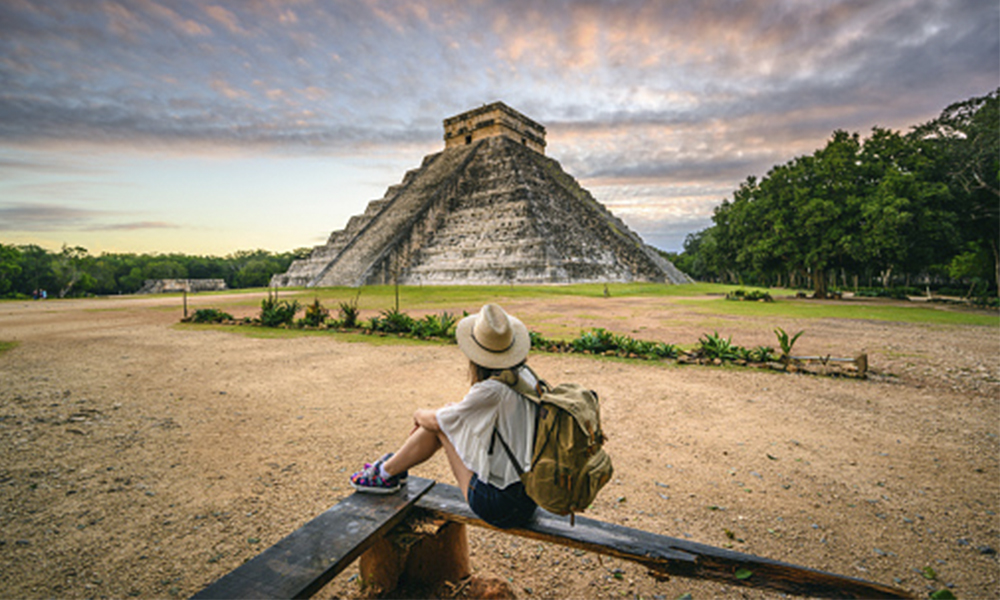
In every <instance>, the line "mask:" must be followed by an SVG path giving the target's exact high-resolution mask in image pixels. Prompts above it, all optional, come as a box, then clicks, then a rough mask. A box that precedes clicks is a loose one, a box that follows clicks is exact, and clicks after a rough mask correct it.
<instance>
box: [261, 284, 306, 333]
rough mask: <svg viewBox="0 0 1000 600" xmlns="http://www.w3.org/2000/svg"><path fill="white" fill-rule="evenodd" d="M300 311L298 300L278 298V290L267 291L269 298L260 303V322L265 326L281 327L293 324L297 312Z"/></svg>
mask: <svg viewBox="0 0 1000 600" xmlns="http://www.w3.org/2000/svg"><path fill="white" fill-rule="evenodd" d="M297 312H299V301H298V300H291V301H289V300H278V291H277V290H274V292H273V293H272V291H271V290H268V292H267V298H264V299H263V300H261V303H260V324H261V325H263V326H264V327H280V326H281V325H291V324H292V322H293V321H294V320H295V313H297Z"/></svg>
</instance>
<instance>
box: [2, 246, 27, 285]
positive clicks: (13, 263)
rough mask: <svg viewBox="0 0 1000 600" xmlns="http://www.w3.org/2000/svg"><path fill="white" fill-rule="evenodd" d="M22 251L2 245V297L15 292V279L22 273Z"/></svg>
mask: <svg viewBox="0 0 1000 600" xmlns="http://www.w3.org/2000/svg"><path fill="white" fill-rule="evenodd" d="M21 268H22V267H21V251H20V250H18V249H17V248H16V247H14V246H8V245H6V244H0V297H3V296H6V295H7V294H10V293H11V292H12V291H14V277H16V276H17V275H20V273H21Z"/></svg>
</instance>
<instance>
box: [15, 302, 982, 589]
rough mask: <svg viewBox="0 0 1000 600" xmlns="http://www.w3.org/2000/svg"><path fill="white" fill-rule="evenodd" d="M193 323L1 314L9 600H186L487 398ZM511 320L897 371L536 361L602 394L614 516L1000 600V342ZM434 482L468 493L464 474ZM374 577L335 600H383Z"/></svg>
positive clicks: (527, 579)
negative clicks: (803, 371)
mask: <svg viewBox="0 0 1000 600" xmlns="http://www.w3.org/2000/svg"><path fill="white" fill-rule="evenodd" d="M191 302H192V305H193V306H223V304H222V302H223V300H220V298H219V297H212V296H200V297H195V298H193V299H192V301H191ZM225 302H235V299H234V298H233V297H226V300H225ZM179 303H180V300H179V299H178V298H162V297H154V298H149V297H146V298H123V299H93V300H74V301H48V302H5V303H2V304H0V340H6V341H11V340H16V341H18V342H20V345H19V346H18V347H16V348H15V349H13V350H11V351H8V352H5V353H3V354H2V355H0V596H2V597H5V598H8V597H25V598H42V597H67V598H88V597H113V598H122V597H187V596H189V595H191V594H192V593H194V592H196V591H198V590H199V589H201V588H202V587H203V586H204V585H206V584H208V583H209V582H211V581H213V580H214V579H216V578H217V577H219V576H221V575H223V574H224V573H226V572H228V571H229V570H231V569H232V568H234V567H235V566H237V565H239V564H241V563H242V562H243V561H245V560H247V559H248V558H250V557H252V556H254V555H256V554H257V553H259V552H260V551H262V550H263V549H265V548H267V547H268V546H269V545H271V544H273V543H274V542H276V541H278V540H279V539H281V538H282V537H283V536H285V535H287V534H288V533H289V532H291V531H293V530H294V529H295V528H297V527H299V526H300V525H302V524H303V523H305V522H306V521H308V520H309V519H311V518H313V517H314V516H315V515H317V514H319V513H320V512H322V511H323V510H325V509H326V508H328V507H329V506H331V505H332V504H334V503H336V502H337V501H338V500H340V499H341V498H343V497H345V496H346V495H348V494H349V493H350V491H351V489H350V487H349V485H348V483H347V477H348V475H349V473H350V472H351V471H352V470H354V469H356V468H357V467H358V466H359V465H360V464H361V463H363V462H364V461H366V460H371V459H372V458H373V457H376V456H378V455H380V454H381V453H383V452H385V451H388V450H390V449H393V448H394V447H395V446H396V445H397V444H398V443H400V442H401V440H402V438H403V435H404V434H405V433H406V432H407V431H408V426H409V423H410V418H411V414H412V412H413V410H414V409H416V408H418V407H422V406H436V405H440V404H443V403H445V402H449V401H455V400H457V399H459V398H461V396H462V394H463V392H464V391H465V389H466V387H467V385H466V382H465V377H466V368H465V363H464V361H463V359H462V358H461V355H460V353H459V351H458V349H457V347H455V346H434V345H373V344H368V343H346V342H341V341H337V340H335V339H333V338H331V337H329V336H309V337H296V338H279V339H261V338H255V337H248V336H245V335H240V334H236V333H232V332H230V331H218V330H210V329H201V328H191V327H186V326H185V327H176V326H175V324H176V323H177V321H178V318H179V316H180V315H179V311H180V308H179ZM505 307H506V308H508V309H509V310H510V311H511V312H513V313H514V314H517V315H518V316H520V317H521V318H522V319H524V320H525V321H526V322H527V323H528V324H529V325H530V326H532V327H533V328H535V329H538V330H540V331H542V332H543V333H554V332H557V331H558V330H559V329H560V328H564V329H565V328H568V330H569V331H575V330H578V329H580V328H583V327H591V326H604V327H607V328H609V329H612V330H615V331H617V332H621V333H630V334H632V335H633V336H634V337H639V338H643V339H659V340H663V341H668V342H673V343H686V344H690V343H693V342H695V341H696V340H697V338H698V336H699V335H700V334H701V333H704V332H706V331H711V330H713V329H717V330H719V331H720V332H721V333H723V334H724V335H727V336H728V335H732V336H733V341H734V342H736V343H739V344H741V345H745V346H752V345H756V344H770V345H773V344H774V337H773V335H772V333H771V330H772V329H773V327H774V326H776V325H780V326H782V327H784V328H785V329H786V330H789V331H797V330H798V329H806V334H805V335H804V336H803V337H802V338H801V339H800V340H799V344H798V345H797V346H796V350H797V351H801V352H803V353H806V354H811V353H816V354H833V355H842V356H852V355H853V354H855V353H857V352H860V351H867V352H868V353H869V356H870V361H871V364H872V365H873V368H874V369H875V370H876V371H877V372H879V373H881V374H882V376H880V377H876V378H874V379H873V380H869V381H857V380H850V379H833V378H821V377H810V376H802V375H788V374H777V373H772V372H765V371H752V370H747V369H737V368H710V367H700V366H677V365H675V364H663V365H654V364H649V363H628V362H623V361H616V360H595V359H590V358H583V357H569V356H553V355H544V354H539V355H536V356H534V357H533V358H532V364H533V366H534V367H535V368H536V370H538V371H539V372H540V373H541V374H542V375H543V376H546V377H547V378H548V379H550V380H552V381H557V382H558V381H565V380H571V381H579V382H581V383H585V384H587V385H589V386H590V387H592V388H593V389H595V390H598V391H599V392H600V393H601V397H602V400H603V403H602V408H603V421H604V424H605V429H606V431H607V432H608V434H609V436H610V442H609V444H608V446H607V449H608V450H609V452H610V453H611V455H612V457H613V459H614V464H615V468H616V476H615V478H614V480H613V482H612V483H611V484H610V485H609V486H608V487H607V488H605V490H604V491H603V492H602V494H601V496H600V497H599V499H598V501H597V502H596V503H595V506H594V508H593V510H592V511H591V512H590V513H589V514H588V516H592V517H595V518H598V519H602V520H606V521H610V522H614V523H620V524H626V525H628V526H631V527H638V528H642V529H646V530H649V531H653V532H658V533H662V534H665V535H670V536H677V537H683V538H688V539H691V540H694V541H698V542H703V543H708V544H712V545H717V546H726V547H732V548H733V549H734V550H737V551H741V552H749V553H753V554H758V555H762V556H767V557H769V558H773V559H778V560H785V561H790V562H794V563H797V564H802V565H806V566H809V567H813V568H817V569H823V570H829V571H834V572H837V573H842V574H845V575H850V576H854V577H861V578H865V579H871V580H875V581H879V582H883V583H888V584H895V585H898V586H901V587H903V588H905V589H908V590H910V591H912V592H913V593H914V594H916V595H918V596H921V597H926V596H927V594H928V593H929V592H930V591H932V590H935V589H939V588H942V587H945V586H948V587H950V588H951V589H952V591H953V592H954V593H955V594H956V595H957V596H958V597H960V598H996V597H1000V571H998V565H997V555H996V550H997V549H998V548H1000V539H998V535H1000V519H998V517H997V511H998V510H1000V507H998V499H1000V469H998V456H1000V452H998V450H1000V448H998V446H1000V444H998V437H997V436H998V428H1000V418H998V417H1000V411H998V403H1000V393H998V392H1000V383H998V382H1000V360H998V359H1000V344H998V341H1000V338H998V330H997V328H985V327H957V326H929V325H928V326H917V325H909V324H903V323H887V322H872V321H862V320H837V319H826V320H820V321H808V322H796V321H794V320H789V321H788V322H786V323H772V322H764V321H757V320H754V319H745V318H740V319H736V318H722V317H718V316H714V317H706V316H704V315H702V314H699V313H697V312H695V311H693V310H692V309H687V308H685V307H684V305H683V304H682V303H677V302H667V301H665V300H662V299H647V298H631V299H630V298H611V299H581V298H568V299H564V300H558V301H549V300H547V301H546V302H545V304H537V303H529V302H507V303H505ZM477 308H478V307H477V306H456V307H451V308H450V310H451V311H452V312H459V313H460V312H461V310H463V309H465V310H469V311H473V310H476V309H477ZM230 311H231V312H234V313H235V314H237V316H243V315H250V314H252V313H253V312H255V309H254V308H253V307H251V306H244V307H242V308H241V307H239V306H236V307H234V308H231V309H230ZM415 474H417V475H421V476H425V477H432V478H436V479H440V480H443V481H448V482H451V477H450V473H449V471H448V468H447V464H446V463H445V461H444V459H443V457H437V458H435V459H434V460H432V461H431V462H430V463H428V464H426V465H423V466H422V467H420V468H418V469H417V470H416V472H415ZM470 541H471V545H472V552H473V555H472V560H473V566H474V569H475V570H476V572H477V573H479V574H493V575H496V576H499V577H502V578H505V579H508V580H509V581H510V582H511V584H512V585H513V587H514V589H515V590H516V592H517V594H518V596H519V597H521V598H530V597H540V598H565V597H578V598H584V597H586V598H598V597H642V598H669V599H672V598H676V597H677V596H679V595H681V594H684V593H691V594H692V595H693V596H694V597H695V598H712V597H723V596H725V597H733V596H736V597H740V596H748V597H766V596H767V594H763V593H760V592H756V591H753V590H745V589H742V588H733V587H726V586H722V585H719V584H713V583H707V582H701V581H692V580H686V579H680V578H674V579H672V580H671V581H667V582H658V581H656V580H654V579H652V578H650V577H648V576H647V575H646V574H645V572H644V570H643V569H641V568H639V567H637V566H635V565H632V564H630V563H627V562H623V561H618V560H612V559H608V558H603V559H602V558H600V557H598V556H596V555H594V554H589V553H583V552H580V551H573V550H569V549H563V548H560V547H555V546H550V545H544V544H540V543H538V542H530V541H525V540H517V539H515V538H513V537H511V536H506V535H503V534H498V533H493V532H488V531H484V530H479V529H472V530H470ZM927 568H930V569H932V570H933V572H934V573H935V574H936V578H934V579H931V578H928V576H929V575H930V574H931V572H930V571H925V569H927ZM356 574H357V567H356V565H355V566H353V567H351V568H349V569H348V570H347V571H345V572H344V573H343V574H342V575H340V576H339V577H337V578H336V579H335V580H334V581H333V582H332V583H331V584H330V585H329V586H327V588H325V589H324V590H322V592H321V593H320V597H323V598H330V597H358V596H360V595H361V592H360V590H359V588H358V581H357V576H356Z"/></svg>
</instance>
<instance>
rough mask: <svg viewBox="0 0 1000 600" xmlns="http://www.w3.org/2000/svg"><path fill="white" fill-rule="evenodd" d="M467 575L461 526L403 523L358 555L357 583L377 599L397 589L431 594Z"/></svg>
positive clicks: (443, 522)
mask: <svg viewBox="0 0 1000 600" xmlns="http://www.w3.org/2000/svg"><path fill="white" fill-rule="evenodd" d="M471 572H472V567H471V565H470V562H469V538H468V535H467V533H466V526H465V524H464V523H456V522H454V521H446V520H443V519H435V520H414V521H412V522H408V523H405V524H403V525H401V526H399V527H397V528H396V529H395V530H393V531H392V532H391V533H390V534H388V535H386V536H385V537H383V538H381V539H380V540H378V541H377V542H375V544H374V545H373V546H372V547H371V548H369V549H368V551H367V552H365V553H364V554H362V555H361V581H362V582H363V584H364V586H365V588H367V589H369V590H371V591H372V592H374V593H375V594H379V595H384V594H390V593H391V592H392V591H393V590H395V589H397V588H399V587H401V586H414V587H420V588H426V589H431V590H433V589H436V588H438V587H439V586H440V585H441V584H443V583H444V582H445V581H450V582H452V583H457V582H459V581H461V580H462V579H465V578H466V577H468V576H469V575H470V574H471Z"/></svg>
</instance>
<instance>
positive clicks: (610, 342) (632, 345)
mask: <svg viewBox="0 0 1000 600" xmlns="http://www.w3.org/2000/svg"><path fill="white" fill-rule="evenodd" d="M530 335H531V345H532V347H534V348H539V349H543V350H556V351H573V352H581V353H586V354H605V355H613V356H621V357H639V358H645V359H647V360H656V359H662V358H676V357H677V352H678V350H677V346H674V345H672V344H666V343H663V342H652V341H646V340H637V339H633V338H632V337H629V336H627V335H615V334H614V333H612V332H610V331H608V330H606V329H602V328H600V327H596V328H594V329H591V330H590V331H584V332H582V333H581V334H580V337H578V338H576V339H574V340H571V341H569V342H556V341H552V340H548V339H546V338H544V337H543V336H542V335H540V334H538V333H535V332H530Z"/></svg>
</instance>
